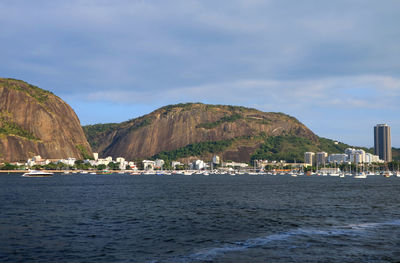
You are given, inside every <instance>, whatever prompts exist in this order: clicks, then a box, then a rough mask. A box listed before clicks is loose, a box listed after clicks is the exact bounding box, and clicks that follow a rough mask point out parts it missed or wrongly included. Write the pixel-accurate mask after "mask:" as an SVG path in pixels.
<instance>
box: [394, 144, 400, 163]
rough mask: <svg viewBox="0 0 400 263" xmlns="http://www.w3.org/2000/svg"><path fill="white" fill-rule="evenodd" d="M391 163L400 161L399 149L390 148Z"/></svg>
mask: <svg viewBox="0 0 400 263" xmlns="http://www.w3.org/2000/svg"><path fill="white" fill-rule="evenodd" d="M392 159H393V161H400V148H394V147H393V148H392Z"/></svg>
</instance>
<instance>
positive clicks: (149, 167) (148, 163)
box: [142, 160, 156, 170]
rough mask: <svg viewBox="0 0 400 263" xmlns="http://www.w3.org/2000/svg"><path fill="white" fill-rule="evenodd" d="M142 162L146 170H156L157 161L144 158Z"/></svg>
mask: <svg viewBox="0 0 400 263" xmlns="http://www.w3.org/2000/svg"><path fill="white" fill-rule="evenodd" d="M142 163H143V169H144V170H154V167H155V166H156V162H155V161H150V160H143V161H142Z"/></svg>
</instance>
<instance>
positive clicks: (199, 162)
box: [190, 160, 207, 170]
mask: <svg viewBox="0 0 400 263" xmlns="http://www.w3.org/2000/svg"><path fill="white" fill-rule="evenodd" d="M190 166H191V168H192V169H194V170H203V169H206V168H207V164H206V163H205V162H204V161H203V160H196V161H194V162H193V163H192V164H191V165H190Z"/></svg>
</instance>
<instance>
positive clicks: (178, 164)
mask: <svg viewBox="0 0 400 263" xmlns="http://www.w3.org/2000/svg"><path fill="white" fill-rule="evenodd" d="M171 166H172V167H173V168H174V170H175V169H176V167H177V166H183V163H181V162H178V161H172V162H171Z"/></svg>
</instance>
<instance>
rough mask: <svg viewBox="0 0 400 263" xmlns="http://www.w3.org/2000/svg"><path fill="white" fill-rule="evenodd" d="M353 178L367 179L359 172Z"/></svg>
mask: <svg viewBox="0 0 400 263" xmlns="http://www.w3.org/2000/svg"><path fill="white" fill-rule="evenodd" d="M354 178H356V179H365V178H367V175H366V174H365V173H364V172H359V173H358V174H356V175H354Z"/></svg>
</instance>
